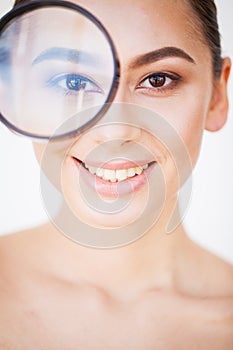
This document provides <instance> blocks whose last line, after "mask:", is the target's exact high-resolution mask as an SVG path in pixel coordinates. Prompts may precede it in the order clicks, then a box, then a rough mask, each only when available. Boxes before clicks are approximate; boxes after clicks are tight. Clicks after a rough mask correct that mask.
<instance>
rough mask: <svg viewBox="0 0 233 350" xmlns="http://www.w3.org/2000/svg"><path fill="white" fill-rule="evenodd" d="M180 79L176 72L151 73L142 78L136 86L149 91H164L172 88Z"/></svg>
mask: <svg viewBox="0 0 233 350" xmlns="http://www.w3.org/2000/svg"><path fill="white" fill-rule="evenodd" d="M180 81H181V77H180V76H179V75H178V74H173V73H165V72H159V73H152V74H150V75H148V76H147V77H146V78H144V79H143V80H142V81H141V82H140V83H139V84H138V86H137V88H138V89H143V91H144V92H145V91H146V90H147V91H150V93H152V92H153V93H159V92H166V91H168V90H169V89H173V88H175V87H176V85H177V84H178V83H179V82H180Z"/></svg>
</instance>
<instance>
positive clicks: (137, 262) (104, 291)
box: [0, 0, 233, 350]
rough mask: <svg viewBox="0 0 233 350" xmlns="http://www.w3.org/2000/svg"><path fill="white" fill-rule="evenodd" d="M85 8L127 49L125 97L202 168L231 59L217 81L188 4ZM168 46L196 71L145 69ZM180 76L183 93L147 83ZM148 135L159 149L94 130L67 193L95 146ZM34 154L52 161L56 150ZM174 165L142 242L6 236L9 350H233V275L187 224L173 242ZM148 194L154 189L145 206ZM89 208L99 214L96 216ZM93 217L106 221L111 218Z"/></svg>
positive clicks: (0, 302) (0, 319) (3, 284)
mask: <svg viewBox="0 0 233 350" xmlns="http://www.w3.org/2000/svg"><path fill="white" fill-rule="evenodd" d="M76 3H78V4H80V5H83V6H85V7H86V8H87V9H89V10H90V11H91V12H93V13H94V14H95V15H96V16H97V17H98V18H99V19H100V20H101V21H102V23H104V25H105V27H106V28H107V29H108V31H109V33H110V35H111V36H112V38H113V40H114V42H115V44H116V47H117V50H118V54H119V58H120V62H121V70H122V71H121V77H122V78H121V82H120V86H119V90H118V93H117V96H116V101H117V102H119V101H120V102H131V103H135V104H140V105H142V106H145V107H147V108H151V109H153V110H155V112H158V113H160V114H162V115H165V116H166V117H167V120H168V122H169V123H170V124H171V125H172V126H173V127H174V128H175V130H176V131H177V132H178V133H179V135H180V137H181V138H182V140H183V141H184V143H185V145H186V147H187V150H188V152H189V154H190V158H191V161H192V164H193V166H194V165H195V163H196V160H197V157H198V153H199V149H200V144H201V139H202V133H203V130H204V129H207V130H210V131H217V130H219V129H221V128H222V127H223V125H224V124H225V122H226V119H227V112H228V98H227V81H228V77H229V73H230V66H231V63H230V60H229V59H228V58H225V59H224V61H223V70H222V74H221V77H220V79H219V80H218V81H214V78H213V72H212V64H211V55H210V51H209V48H208V46H207V45H206V44H204V43H203V38H202V37H200V34H199V33H198V30H197V27H196V26H197V24H196V23H195V22H192V23H190V11H191V10H190V8H189V7H188V5H187V4H186V2H185V1H181V0H180V1H170V0H164V1H162V2H161V1H153V0H146V1H143V2H142V1H139V0H136V1H135V0H134V1H132V0H127V1H123V0H122V1H120V2H119V1H116V0H112V1H111V2H110V1H107V0H103V1H101V2H96V1H91V0H85V1H84V0H83V1H77V2H76ZM129 14H130V15H129ZM165 46H166V47H167V46H173V47H174V46H175V47H179V48H181V49H182V50H184V51H185V52H187V53H188V54H189V55H190V56H191V57H192V59H193V60H194V61H195V64H194V63H192V62H190V61H188V60H186V59H184V58H180V57H167V58H163V59H160V60H157V61H156V62H150V63H148V64H147V63H145V64H144V65H143V66H141V65H140V66H139V65H135V64H133V63H135V59H136V58H137V57H138V56H141V55H144V54H146V53H148V52H151V51H153V50H157V49H161V48H162V47H165ZM170 71H172V72H175V73H176V74H178V75H179V76H181V77H182V78H181V80H180V81H179V83H177V84H176V85H170V87H172V88H169V84H172V83H171V82H170V80H167V81H166V83H167V84H168V85H166V88H164V90H163V91H162V92H161V90H160V91H159V90H158V89H157V88H152V87H151V86H148V81H146V82H145V80H144V78H145V77H147V76H148V75H149V74H151V73H153V72H170ZM174 115H176V116H178V117H177V118H174ZM139 135H140V141H141V142H142V143H143V144H144V145H145V146H146V147H149V148H150V149H151V152H156V151H158V149H159V146H157V143H156V142H155V140H154V139H153V138H148V135H146V133H144V132H140V133H137V132H135V130H134V129H132V128H129V127H127V126H125V128H119V129H117V128H114V129H110V128H107V127H103V128H102V129H100V130H96V129H92V130H90V131H89V132H88V133H87V134H84V135H83V136H81V137H80V138H79V139H77V140H75V142H74V144H73V147H72V148H71V150H70V152H69V154H68V155H67V158H66V160H65V163H64V169H63V170H62V171H63V172H64V176H63V181H64V187H66V186H68V187H69V186H71V188H75V181H76V179H77V176H76V175H77V174H75V173H74V170H73V165H72V160H71V158H72V156H75V155H76V156H77V155H78V156H79V158H80V159H82V157H85V154H84V152H85V149H86V148H87V145H88V147H90V148H91V147H92V146H93V147H94V146H95V145H96V144H98V143H99V142H105V141H106V140H111V139H113V138H114V137H122V139H125V140H128V142H130V140H131V141H132V140H134V141H137V138H138V137H139ZM34 146H35V151H36V155H37V158H38V160H39V161H40V159H41V157H42V155H43V150H44V148H43V146H42V145H39V144H35V145H34ZM157 147H158V148H157ZM161 166H163V163H162V164H161ZM163 169H164V174H165V177H166V181H167V184H168V191H167V198H166V203H165V204H166V205H165V208H164V211H163V214H162V216H161V218H160V220H159V221H158V222H157V224H156V225H155V226H154V227H153V228H152V229H151V230H150V232H148V233H147V234H146V235H145V236H144V237H143V238H141V239H140V240H137V241H136V242H134V243H132V244H130V245H127V246H125V247H122V248H118V249H112V250H95V249H91V248H86V247H82V246H80V245H77V244H74V243H73V242H72V241H70V240H69V239H67V238H65V237H64V236H63V235H61V234H60V233H59V232H58V231H56V229H55V228H54V227H53V226H52V225H51V224H47V225H44V226H42V227H38V228H35V229H30V230H27V231H24V232H19V233H16V234H12V235H9V236H5V237H1V238H0V259H1V264H0V310H1V312H0V330H1V331H0V349H4V350H6V349H7V350H18V349H19V350H22V349H24V350H32V349H35V350H37V349H38V350H39V349H41V350H42V349H46V350H47V349H48V350H53V349H54V350H55V349H56V350H59V349H62V350H64V349H65V350H66V349H67V350H68V349H70V350H73V349H85V350H97V349H98V350H100V349H101V350H102V349H114V350H115V349H117V350H123V349H124V350H125V349H132V350H141V349H143V350H149V349H150V350H154V349H156V350H162V349H164V350H165V349H166V350H170V349H172V350H176V349H177V350H182V349H184V350H187V349H189V350H192V349H193V350H194V349H199V350H202V349H203V350H208V349H210V350H223V349H224V350H230V349H232V347H233V278H232V277H233V268H232V266H230V265H229V264H227V263H226V262H224V261H223V260H221V259H219V258H217V257H216V256H214V255H212V254H211V253H209V252H207V251H206V250H204V249H202V248H201V247H199V246H198V245H196V244H195V243H193V242H192V241H191V240H190V239H189V237H188V236H187V235H186V233H185V231H184V228H183V227H182V225H180V226H179V227H178V228H177V229H176V231H175V232H173V234H172V235H166V234H165V228H166V224H167V222H168V219H169V216H170V213H171V210H172V208H173V205H174V201H175V199H174V191H175V187H174V186H173V185H172V184H171V181H169V179H170V178H171V177H172V175H174V174H173V172H172V171H173V170H172V167H171V166H170V163H169V161H168V162H167V163H166V164H165V165H164V168H163ZM76 171H77V170H76ZM72 193H73V195H74V196H75V195H76V194H77V193H76V192H75V191H71V194H69V193H68V194H67V195H68V196H69V195H70V197H69V200H70V201H71V202H72V203H73V205H74V210H77V211H78V210H79V209H80V207H79V206H80V203H77V202H75V201H73V198H72ZM143 198H144V197H143V190H142V191H141V192H140V193H139V194H138V195H137V196H136V197H135V202H134V204H135V207H134V208H137V207H138V205H139V203H140V201H142V199H143ZM134 208H133V209H132V210H129V211H128V212H126V213H125V221H126V222H127V221H131V220H132V219H133V218H134V215H136V214H135V211H134ZM82 210H83V215H84V216H85V215H86V216H88V208H85V207H83V208H82ZM93 220H94V223H97V224H98V223H99V221H98V220H100V218H99V217H94V218H93ZM116 221H117V220H116ZM219 234H221V232H220V233H219Z"/></svg>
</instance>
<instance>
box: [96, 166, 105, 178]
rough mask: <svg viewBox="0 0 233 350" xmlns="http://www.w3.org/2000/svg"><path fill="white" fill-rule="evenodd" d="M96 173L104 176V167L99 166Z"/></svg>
mask: <svg viewBox="0 0 233 350" xmlns="http://www.w3.org/2000/svg"><path fill="white" fill-rule="evenodd" d="M96 175H97V176H98V177H103V176H104V169H101V168H98V169H97V170H96Z"/></svg>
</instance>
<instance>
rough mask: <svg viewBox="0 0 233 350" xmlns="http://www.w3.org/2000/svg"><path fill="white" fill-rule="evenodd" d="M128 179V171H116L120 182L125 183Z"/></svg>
mask: <svg viewBox="0 0 233 350" xmlns="http://www.w3.org/2000/svg"><path fill="white" fill-rule="evenodd" d="M127 177H128V172H127V169H121V170H116V179H117V180H118V181H124V180H126V179H127Z"/></svg>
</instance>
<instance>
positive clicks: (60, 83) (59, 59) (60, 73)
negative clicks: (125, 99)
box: [0, 0, 119, 140]
mask: <svg viewBox="0 0 233 350" xmlns="http://www.w3.org/2000/svg"><path fill="white" fill-rule="evenodd" d="M118 79H119V61H118V59H117V53H116V50H115V48H114V44H113V42H112V40H111V37H110V36H109V34H108V32H107V31H106V29H105V28H104V27H103V25H102V24H101V23H100V22H99V20H98V19H97V18H95V17H94V16H93V15H92V14H91V13H90V12H88V11H87V10H85V9H83V8H82V7H80V6H78V5H75V4H73V3H70V2H66V1H59V0H58V1H57V0H53V1H43V0H42V1H33V2H29V3H26V4H23V5H20V6H18V7H16V8H15V9H13V10H12V11H10V12H9V13H8V14H6V15H5V16H4V17H3V18H2V19H1V21H0V120H1V121H2V122H3V123H4V124H5V125H6V126H7V127H8V128H10V129H11V130H12V131H14V132H16V133H18V134H21V135H24V136H28V137H30V138H33V139H37V140H38V139H41V140H43V139H44V140H47V139H51V138H65V137H68V136H73V135H75V134H78V133H80V132H82V131H84V130H86V129H87V128H89V127H91V126H92V125H94V124H95V123H96V122H97V121H98V120H99V119H100V118H101V117H102V116H103V115H104V114H105V113H106V111H107V109H108V108H109V106H110V104H111V102H112V101H113V99H114V96H115V93H116V89H117V83H118ZM74 116H77V117H75V118H73V117H74ZM71 117H72V118H71ZM69 119H70V120H72V122H71V123H67V120H69ZM62 124H65V125H66V127H65V129H64V128H62V133H54V131H55V130H56V129H57V128H58V127H59V126H60V125H62ZM52 135H53V136H52ZM54 135H55V136H54Z"/></svg>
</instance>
